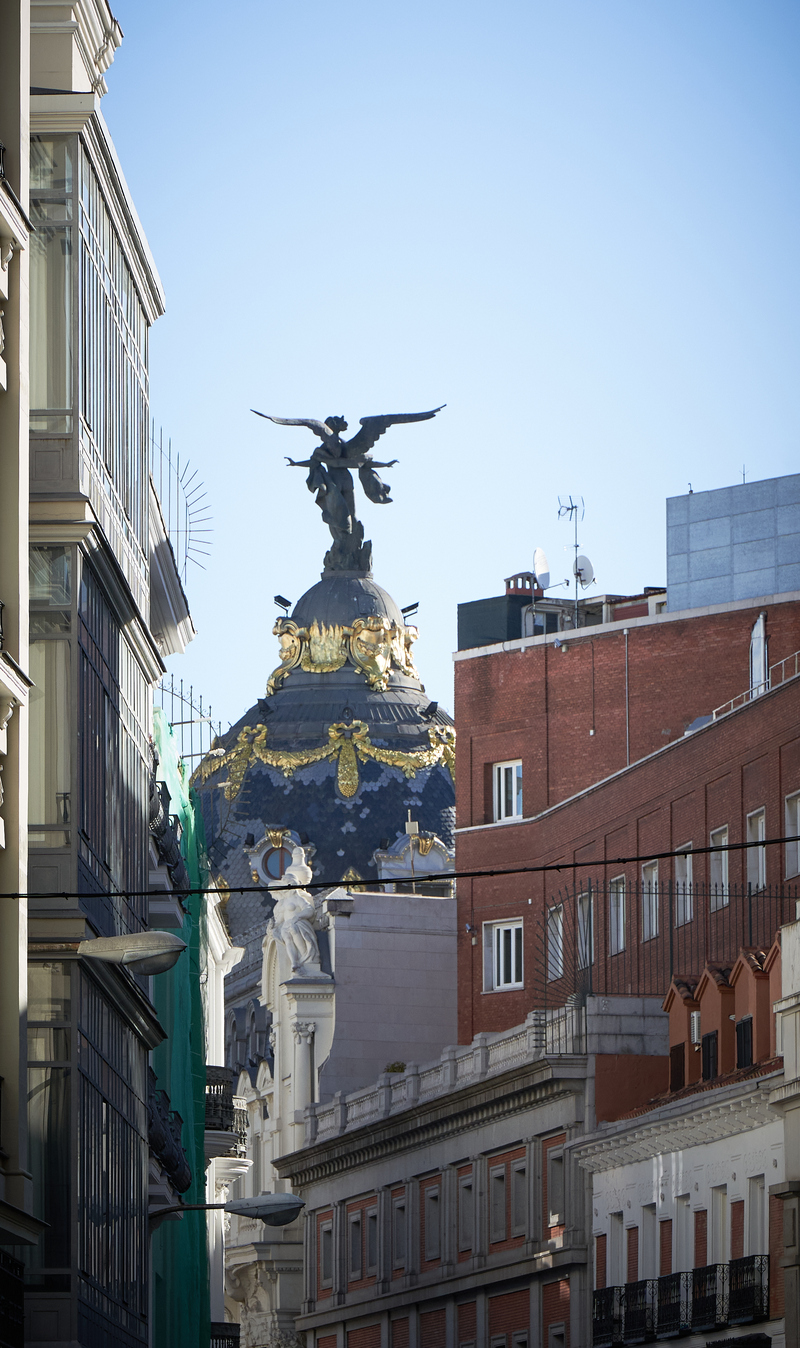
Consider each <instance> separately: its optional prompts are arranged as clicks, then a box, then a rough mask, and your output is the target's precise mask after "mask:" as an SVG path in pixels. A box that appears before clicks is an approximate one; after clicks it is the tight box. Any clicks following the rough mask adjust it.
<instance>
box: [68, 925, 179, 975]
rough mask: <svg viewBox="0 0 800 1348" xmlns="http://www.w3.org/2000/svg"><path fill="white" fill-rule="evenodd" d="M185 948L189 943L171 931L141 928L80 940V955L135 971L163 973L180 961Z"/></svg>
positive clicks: (139, 972)
mask: <svg viewBox="0 0 800 1348" xmlns="http://www.w3.org/2000/svg"><path fill="white" fill-rule="evenodd" d="M185 949H186V942H185V941H182V940H181V938H180V936H176V935H175V933H174V932H172V931H138V932H132V933H131V935H130V936H95V937H94V939H93V940H91V941H81V943H80V945H79V946H78V954H79V955H82V956H83V958H84V959H94V960H102V961H103V963H104V964H124V965H126V966H127V968H129V969H130V971H131V973H132V974H163V973H165V972H166V970H167V969H171V968H172V966H173V965H174V964H177V962H178V959H179V957H180V956H181V955H182V954H183V952H184V950H185Z"/></svg>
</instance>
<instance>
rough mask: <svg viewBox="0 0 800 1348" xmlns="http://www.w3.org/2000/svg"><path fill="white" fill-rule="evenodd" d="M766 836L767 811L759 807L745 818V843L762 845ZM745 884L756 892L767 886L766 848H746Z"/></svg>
mask: <svg viewBox="0 0 800 1348" xmlns="http://www.w3.org/2000/svg"><path fill="white" fill-rule="evenodd" d="M766 836H767V811H766V808H765V807H764V806H763V805H761V806H760V807H759V809H757V810H751V812H750V814H748V816H747V841H748V842H749V843H763V841H764V839H765V838H766ZM747 883H748V885H750V886H751V888H752V889H754V890H756V891H758V890H760V889H765V888H766V884H767V849H766V847H763V846H761V847H748V848H747Z"/></svg>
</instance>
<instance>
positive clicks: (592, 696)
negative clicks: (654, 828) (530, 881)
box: [455, 603, 800, 827]
mask: <svg viewBox="0 0 800 1348" xmlns="http://www.w3.org/2000/svg"><path fill="white" fill-rule="evenodd" d="M759 611H760V608H759V606H754V607H753V608H750V609H744V610H742V611H740V612H738V613H721V614H715V615H713V616H703V617H697V618H689V619H684V620H682V621H678V622H675V621H667V622H655V623H653V624H650V625H648V626H643V627H632V628H631V629H630V631H629V635H628V640H627V643H626V639H625V636H624V634H623V633H622V631H617V632H613V633H606V634H604V635H599V634H597V633H593V631H592V629H584V631H583V632H582V633H581V634H580V635H576V636H574V637H573V636H568V637H566V638H564V639H563V640H564V646H565V647H566V648H567V649H566V650H564V649H563V648H562V650H556V649H554V647H553V646H552V645H548V646H538V647H535V648H532V647H529V648H528V649H527V650H526V651H525V653H524V654H520V652H519V651H509V652H500V653H498V654H495V655H490V656H479V657H474V658H472V659H457V660H456V662H455V711H456V725H457V727H458V731H459V739H460V747H461V754H460V755H459V760H458V767H457V783H456V785H457V810H458V826H459V827H464V826H467V825H469V824H479V823H484V822H487V815H488V817H491V796H490V795H489V799H488V800H487V799H486V796H487V794H488V793H487V792H486V790H485V787H484V776H485V772H484V769H485V765H486V764H487V763H489V764H491V763H496V762H500V761H502V760H504V759H510V758H521V759H522V764H523V801H524V809H525V815H526V817H530V816H531V815H533V814H537V813H539V812H540V811H542V810H545V809H547V808H548V807H549V806H551V805H554V804H557V803H558V802H559V801H561V800H565V799H567V798H568V797H570V796H573V795H575V794H576V793H577V792H579V791H582V790H584V789H585V788H586V787H587V786H590V785H591V784H592V782H596V781H600V780H602V779H603V778H605V777H608V776H609V775H610V774H611V773H614V772H617V771H619V770H620V769H621V768H624V767H625V753H626V725H625V721H626V717H625V664H626V645H627V664H628V687H629V718H630V719H629V733H630V759H631V762H636V761H637V760H638V759H640V758H644V757H645V756H646V755H648V754H652V753H654V752H655V751H656V750H657V749H661V748H663V746H664V744H666V743H670V742H673V741H675V740H679V739H680V738H681V736H682V735H683V733H684V731H685V730H686V727H687V726H688V725H689V724H690V723H691V722H692V721H693V720H694V719H695V717H697V716H702V715H708V714H710V712H711V711H713V709H714V708H715V707H717V706H720V705H721V704H722V703H724V702H726V701H728V699H730V698H734V697H737V696H738V695H739V694H740V693H741V692H743V690H744V689H746V688H747V687H748V686H749V683H750V668H749V657H750V633H751V629H752V626H753V623H754V622H755V620H756V618H757V617H758V613H759ZM767 631H768V637H769V654H770V660H771V661H772V662H774V661H776V660H781V659H783V658H784V656H787V655H790V654H792V653H793V652H794V651H796V650H797V649H798V647H800V605H798V604H796V603H782V604H776V605H774V606H773V607H772V608H770V609H768V610H767ZM676 665H677V666H678V669H679V677H678V676H677V675H678V670H676ZM592 728H593V729H594V731H595V733H594V735H592V736H590V735H589V731H590V729H592ZM470 740H471V741H472V743H471V745H470V748H471V753H468V754H465V753H464V749H465V748H466V747H467V743H468V742H469V741H470ZM465 741H466V743H465Z"/></svg>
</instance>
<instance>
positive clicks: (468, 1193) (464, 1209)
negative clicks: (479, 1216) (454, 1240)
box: [458, 1175, 475, 1250]
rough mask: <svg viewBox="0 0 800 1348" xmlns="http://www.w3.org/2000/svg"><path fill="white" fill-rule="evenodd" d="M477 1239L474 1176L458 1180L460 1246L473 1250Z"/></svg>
mask: <svg viewBox="0 0 800 1348" xmlns="http://www.w3.org/2000/svg"><path fill="white" fill-rule="evenodd" d="M474 1239H475V1190H474V1188H473V1182H472V1176H471V1175H465V1176H464V1177H463V1179H460V1180H459V1182H458V1248H459V1250H471V1249H472V1245H473V1241H474Z"/></svg>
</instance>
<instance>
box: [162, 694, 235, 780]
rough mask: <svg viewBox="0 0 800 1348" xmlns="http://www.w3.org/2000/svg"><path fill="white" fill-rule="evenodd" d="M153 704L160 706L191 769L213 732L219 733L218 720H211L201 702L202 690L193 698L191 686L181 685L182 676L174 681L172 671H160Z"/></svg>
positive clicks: (209, 713) (206, 746) (212, 738)
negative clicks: (167, 673) (163, 673)
mask: <svg viewBox="0 0 800 1348" xmlns="http://www.w3.org/2000/svg"><path fill="white" fill-rule="evenodd" d="M155 701H156V705H157V706H160V707H161V708H162V710H163V712H164V714H165V715H166V717H167V720H168V721H169V723H170V725H171V726H172V729H173V731H174V732H175V735H176V737H177V740H178V744H179V745H180V754H181V758H183V759H184V760H185V761H186V762H187V763H188V764H189V769H190V771H191V769H192V768H194V767H195V766H196V763H197V762H199V760H200V759H201V758H205V756H206V754H207V753H208V751H209V749H210V748H211V747H212V745H213V743H214V740H215V739H216V737H217V735H221V734H222V724H221V722H219V721H214V720H212V717H211V706H210V704H209V703H206V705H205V706H203V696H202V693H201V694H200V695H199V697H198V699H197V701H195V696H194V688H193V687H192V685H191V684H188V685H187V686H186V687H185V688H184V686H183V679H179V680H177V681H176V679H175V675H174V674H170V675H166V674H165V675H164V677H163V679H161V680H160V682H159V683H157V684H156V688H155Z"/></svg>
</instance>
